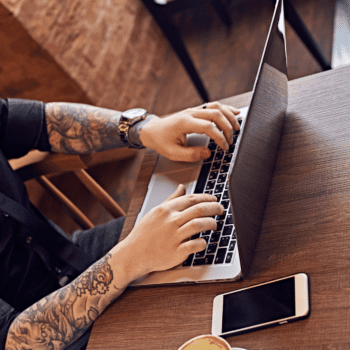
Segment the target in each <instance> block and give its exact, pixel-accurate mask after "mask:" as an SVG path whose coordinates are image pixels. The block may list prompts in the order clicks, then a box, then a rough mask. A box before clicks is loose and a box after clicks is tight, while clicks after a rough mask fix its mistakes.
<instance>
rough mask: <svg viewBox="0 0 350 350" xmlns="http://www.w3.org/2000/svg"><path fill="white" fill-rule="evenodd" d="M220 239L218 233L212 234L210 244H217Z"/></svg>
mask: <svg viewBox="0 0 350 350" xmlns="http://www.w3.org/2000/svg"><path fill="white" fill-rule="evenodd" d="M219 239H220V232H213V233H212V234H211V237H210V243H217V242H219Z"/></svg>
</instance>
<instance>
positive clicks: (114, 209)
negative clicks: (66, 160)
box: [74, 169, 126, 218]
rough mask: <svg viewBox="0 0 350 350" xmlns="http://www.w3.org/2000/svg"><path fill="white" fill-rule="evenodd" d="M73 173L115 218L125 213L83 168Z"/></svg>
mask: <svg viewBox="0 0 350 350" xmlns="http://www.w3.org/2000/svg"><path fill="white" fill-rule="evenodd" d="M74 174H75V175H76V176H77V177H78V178H79V180H80V181H81V182H82V183H83V184H84V185H85V187H86V188H87V189H88V190H89V191H90V192H91V193H92V194H93V195H94V196H95V198H96V199H97V200H98V201H99V202H100V203H101V204H102V205H103V206H104V207H105V209H107V210H108V212H109V213H110V214H112V215H113V216H114V217H115V218H119V217H120V216H125V215H126V213H125V211H124V210H123V208H122V207H121V206H120V205H119V204H118V203H117V202H116V201H115V200H114V199H113V198H112V197H111V196H110V195H109V194H108V193H107V192H106V191H105V190H104V189H103V188H102V187H101V186H100V185H99V184H98V183H97V182H96V181H95V180H94V179H93V178H92V177H91V176H90V175H89V174H88V173H87V172H86V171H85V170H84V169H79V170H75V171H74Z"/></svg>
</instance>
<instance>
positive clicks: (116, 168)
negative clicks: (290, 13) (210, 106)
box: [33, 0, 334, 232]
mask: <svg viewBox="0 0 350 350" xmlns="http://www.w3.org/2000/svg"><path fill="white" fill-rule="evenodd" d="M226 3H227V6H228V10H229V12H230V15H231V16H232V19H233V26H232V28H231V29H229V30H228V29H227V28H226V27H225V26H224V25H223V24H222V23H221V22H220V20H219V19H218V18H217V16H216V13H215V12H214V11H213V9H212V8H211V7H210V6H209V5H208V6H203V7H202V8H200V9H199V10H196V11H195V10H191V11H188V12H186V13H184V14H181V15H180V16H178V18H177V21H178V23H179V25H180V26H181V32H182V36H183V38H184V41H185V44H186V46H187V47H188V50H189V52H190V55H191V56H192V58H193V61H194V64H195V65H196V67H197V68H198V71H199V73H200V75H201V77H202V79H203V81H204V83H205V86H206V88H207V90H208V91H209V94H210V98H211V100H218V99H222V98H225V97H228V96H232V95H236V94H240V93H243V92H246V91H250V90H251V89H252V87H253V83H254V78H255V75H256V72H257V69H258V64H259V60H260V57H261V54H262V51H263V47H264V42H265V39H266V35H267V32H268V29H269V24H270V20H271V17H272V12H273V6H272V4H271V1H270V0H260V1H259V0H247V1H238V0H237V1H233V0H232V1H231V0H230V1H229V0H227V1H226ZM293 3H294V5H295V7H296V9H297V11H298V12H299V13H300V15H301V17H302V18H303V20H304V21H305V23H306V25H307V26H308V28H309V30H310V31H311V33H312V34H313V35H314V37H315V39H316V41H317V42H318V43H319V44H320V46H321V48H322V50H323V51H324V53H325V55H326V57H327V58H328V59H330V58H331V52H332V37H333V21H334V0H293ZM287 52H288V75H289V78H290V79H295V78H298V77H302V76H305V75H310V74H314V73H317V72H319V71H321V69H320V67H319V66H318V64H317V63H316V62H315V61H314V59H313V58H312V57H311V55H310V53H309V52H308V51H307V50H306V48H305V47H304V46H303V44H302V43H301V42H300V40H299V38H298V37H296V35H295V33H294V32H293V30H291V28H290V27H289V25H288V24H287ZM162 72H163V73H162V79H161V83H160V85H161V86H160V88H159V89H158V90H159V93H158V95H157V97H156V99H155V102H154V105H153V108H151V110H150V111H151V112H153V113H155V114H158V115H164V114H168V113H171V112H174V111H178V110H181V109H183V108H187V107H192V106H195V105H198V104H200V103H202V101H201V99H200V98H199V96H198V94H197V92H196V90H195V89H194V87H193V84H192V83H191V81H190V79H189V77H188V76H187V74H186V72H185V71H184V69H183V67H182V66H181V63H180V62H179V60H178V58H177V56H176V55H175V53H174V52H173V50H172V49H171V47H170V46H168V47H167V54H166V59H165V60H164V63H163V67H162ZM140 105H141V106H142V105H143V101H140ZM135 107H136V106H135ZM141 159H142V155H140V156H139V157H138V158H136V159H131V160H127V161H124V162H123V163H119V164H114V165H113V164H109V165H107V166H105V167H103V168H99V169H92V170H91V172H92V174H93V176H94V177H95V178H96V179H97V180H98V181H100V182H101V183H103V184H105V185H106V187H107V189H108V191H109V193H110V194H111V195H112V196H113V197H114V198H115V199H116V200H117V201H118V202H119V203H120V204H121V205H122V207H123V208H124V209H125V210H127V209H128V206H129V203H130V196H131V194H132V191H133V188H134V184H135V181H136V175H137V173H138V171H139V168H140V160H141ZM57 181H58V185H59V186H64V187H65V189H66V191H68V192H69V196H70V197H71V198H72V199H73V201H74V202H76V203H77V205H78V206H80V207H81V209H82V210H83V211H84V212H85V213H86V214H87V215H88V216H89V217H91V218H92V220H93V222H94V223H95V224H98V223H101V222H104V221H106V220H109V219H110V218H111V217H110V215H109V214H107V213H106V212H105V210H104V209H103V208H101V207H100V206H98V205H97V204H96V203H92V202H91V200H89V199H90V198H91V197H90V196H89V194H88V193H86V192H85V190H84V188H82V187H80V186H79V184H77V182H76V180H75V179H74V176H73V175H71V174H69V175H67V176H65V177H63V178H61V179H59V180H57ZM33 189H34V191H37V190H38V189H37V187H36V185H33ZM39 206H40V207H41V209H42V210H43V211H44V213H45V214H47V215H48V216H49V217H51V218H52V217H53V218H54V219H55V221H56V222H57V223H58V224H59V225H61V226H62V227H63V228H64V229H65V230H66V231H68V232H71V231H73V230H74V229H76V228H77V226H76V224H75V223H74V222H73V221H72V220H70V219H67V217H66V216H65V214H64V213H63V212H62V211H61V209H60V208H59V207H58V206H57V204H56V203H54V202H53V201H52V200H51V199H43V200H41V201H40V203H39ZM53 213H54V215H52V214H53Z"/></svg>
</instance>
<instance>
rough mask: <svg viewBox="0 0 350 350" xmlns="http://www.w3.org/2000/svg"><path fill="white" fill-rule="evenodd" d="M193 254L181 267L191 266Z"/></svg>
mask: <svg viewBox="0 0 350 350" xmlns="http://www.w3.org/2000/svg"><path fill="white" fill-rule="evenodd" d="M193 257H194V254H191V255H190V256H189V257H188V258H187V259H186V260H185V261H184V262H183V263H182V266H191V264H192V260H193Z"/></svg>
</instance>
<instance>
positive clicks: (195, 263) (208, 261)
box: [193, 255, 214, 266]
mask: <svg viewBox="0 0 350 350" xmlns="http://www.w3.org/2000/svg"><path fill="white" fill-rule="evenodd" d="M213 261H214V255H207V256H206V257H205V258H199V259H194V261H193V266H199V265H211V264H212V263H213Z"/></svg>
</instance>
